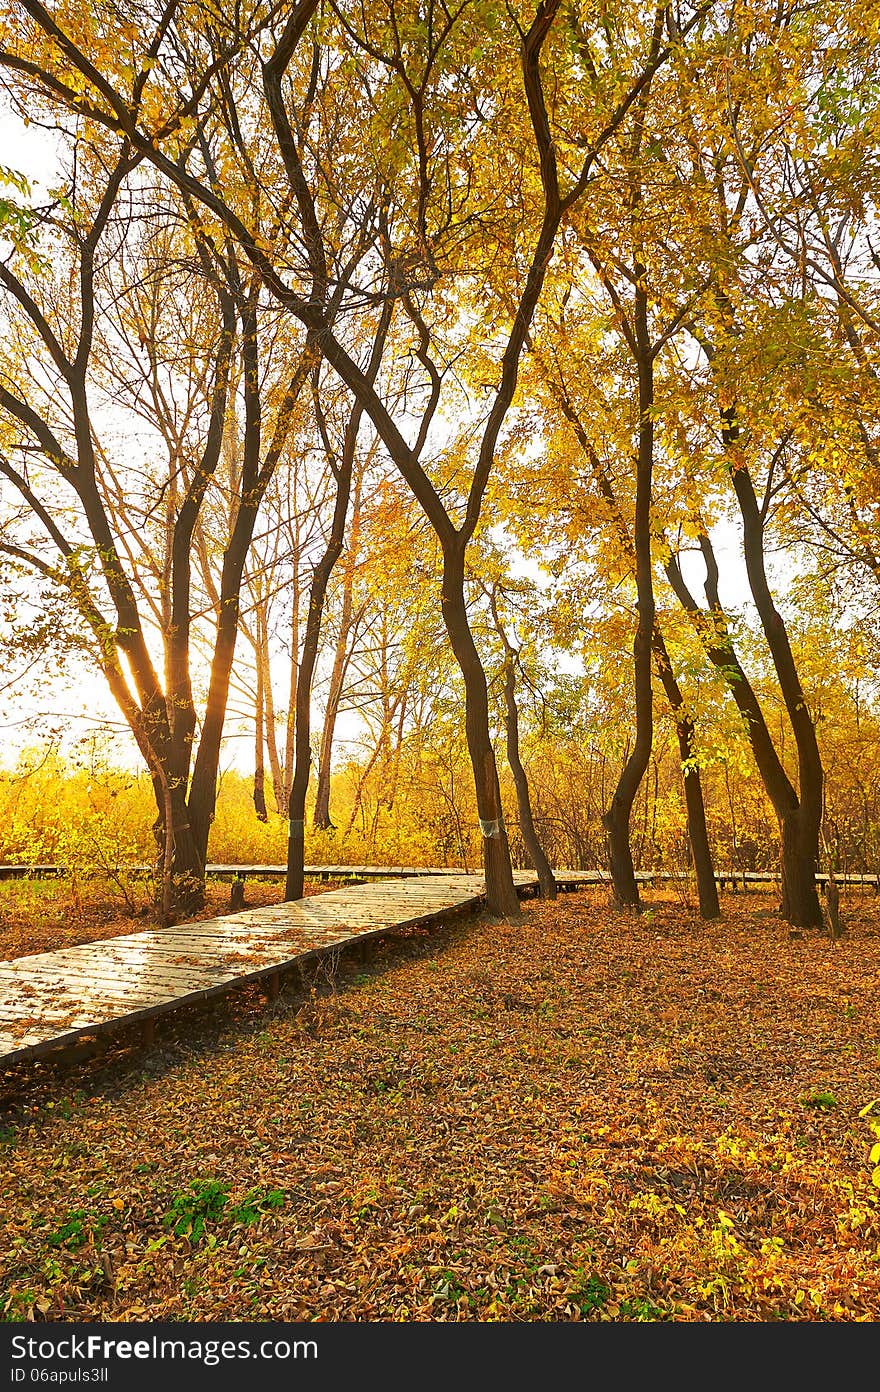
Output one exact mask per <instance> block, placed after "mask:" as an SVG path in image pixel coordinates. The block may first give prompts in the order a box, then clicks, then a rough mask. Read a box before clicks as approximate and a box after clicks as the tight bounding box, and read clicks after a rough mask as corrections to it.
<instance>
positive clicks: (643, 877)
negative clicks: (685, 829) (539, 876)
mask: <svg viewBox="0 0 880 1392" xmlns="http://www.w3.org/2000/svg"><path fill="white" fill-rule="evenodd" d="M114 869H115V870H116V872H117V873H120V874H126V875H135V876H144V877H146V876H149V875H152V874H154V873H155V872H154V867H153V866H149V865H127V866H125V865H123V866H115V867H114ZM205 871H206V874H207V875H208V877H209V878H217V879H224V880H231V879H242V880H247V879H262V880H282V879H284V877H285V875H286V874H287V866H286V865H231V864H230V865H225V864H220V863H217V864H211V865H208V866H206V867H205ZM469 873H470V872H469V871H467V870H462V869H456V868H454V867H450V866H443V867H438V866H426V865H306V866H305V867H304V874H305V877H306V879H307V880H361V881H366V880H389V879H398V880H407V879H424V878H425V877H426V876H435V875H438V876H440V877H441V878H442V877H448V876H450V875H467V874H469ZM523 873H527V872H523ZM553 873H554V875H555V876H556V883H557V884H558V885H559V887H560V888H561V889H575V888H577V887H578V886H580V885H602V884H610V883H611V877H610V875H609V874H608V871H607V870H554V872H553ZM66 874H67V868H66V866H64V865H0V880H24V879H33V880H41V879H54V878H61V877H63V876H64V875H66ZM834 878H835V879H836V881H837V883H838V884H839V885H848V886H852V887H853V888H859V887H870V888H872V889H878V890H880V875H878V874H877V873H876V872H874V871H870V872H866V873H864V874H863V873H858V872H849V871H848V872H844V871H842V870H841V871H836V872H835V876H834ZM636 879H637V881H638V882H639V884H668V883H675V882H676V881H681V880H692V879H693V873H692V872H691V871H687V870H637V871H636ZM715 879H716V881H717V882H718V884H719V885H720V886H721V888H722V889H724V888H725V887H727V886H733V887H734V888H737V887H739V888H748V887H749V886H753V887H754V888H756V889H757V888H760V887H761V886H762V885H778V884H779V882H780V874H779V871H778V870H731V869H728V870H716V872H715ZM828 879H829V876H828V873H827V871H825V870H820V871H819V872H818V873H817V875H816V884H817V885H819V886H820V888H823V889H824V887H825V885H826V884H827V883H828Z"/></svg>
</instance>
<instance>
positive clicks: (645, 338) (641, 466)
mask: <svg viewBox="0 0 880 1392" xmlns="http://www.w3.org/2000/svg"><path fill="white" fill-rule="evenodd" d="M644 274H645V270H644V267H641V266H637V267H636V280H637V285H636V290H635V293H634V315H633V319H634V330H635V332H634V342H633V344H632V347H633V349H634V352H635V357H636V365H637V368H638V380H639V389H638V407H639V443H638V453H637V456H636V505H635V519H634V524H633V544H634V548H635V559H636V566H635V569H636V595H637V599H638V624H637V627H636V634H635V639H634V642H633V668H634V686H635V707H636V735H635V740H634V741H633V747H632V751H631V753H630V756H629V758H628V759H627V761H626V763H625V765H624V767H623V770H622V772H621V775H620V778H619V779H618V781H617V787H616V788H615V790H614V794H613V796H612V799H611V805H610V806H609V808H608V810H607V811H606V813H605V816H604V817H603V819H602V821H603V825H604V827H605V831H606V833H607V835H608V858H609V869H610V872H611V882H612V885H613V888H614V898H615V900H616V902H617V903H618V904H619V905H620V906H621V907H626V908H634V909H640V908H641V900H640V897H639V887H638V883H637V881H636V876H635V867H634V865H633V859H632V847H631V844H630V817H631V815H632V807H633V802H634V801H635V796H636V793H637V792H638V790H639V786H640V784H641V782H642V779H643V778H644V776H645V770H646V769H647V767H648V761H649V759H650V757H651V746H652V743H653V738H654V695H653V688H652V684H651V638H652V635H653V632H654V584H653V577H652V571H651V565H652V557H651V488H652V473H653V465H654V421H653V418H652V415H651V411H652V407H653V405H654V361H653V355H652V351H651V344H650V339H649V334H648V302H647V295H646V292H645V290H644V288H643V280H644Z"/></svg>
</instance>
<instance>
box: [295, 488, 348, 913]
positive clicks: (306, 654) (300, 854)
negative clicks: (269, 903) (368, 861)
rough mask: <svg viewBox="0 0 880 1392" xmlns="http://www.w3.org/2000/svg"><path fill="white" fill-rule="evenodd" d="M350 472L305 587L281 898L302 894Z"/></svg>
mask: <svg viewBox="0 0 880 1392" xmlns="http://www.w3.org/2000/svg"><path fill="white" fill-rule="evenodd" d="M350 481H351V480H350V474H349V475H348V476H346V475H345V473H344V471H342V472H340V475H339V477H338V478H337V490H336V503H335V506H334V509H333V523H332V526H331V529H330V538H329V540H328V542H327V546H326V548H325V550H324V554H323V556H322V557H321V559H320V561H319V562H318V564H317V565H316V566H315V570H314V574H313V576H312V583H311V586H310V587H309V608H308V613H307V615H306V625H305V634H304V636H303V647H302V657H301V659H300V664H299V676H298V680H297V686H296V715H295V721H294V745H293V778H292V779H291V784H290V798H289V802H288V808H287V812H288V818H289V821H288V828H289V830H288V838H287V881H286V885H285V890H284V897H285V899H301V898H302V897H303V881H304V878H305V825H306V823H305V817H306V793H307V792H308V787H309V771H310V769H311V762H312V751H311V701H312V680H313V678H314V675H315V664H316V662H317V660H318V644H319V642H320V638H321V619H322V617H323V613H324V599H325V596H326V594H327V585H328V583H329V580H330V574H331V571H332V570H333V567H334V565H335V564H336V561H337V559H338V558H339V553H340V551H341V550H342V541H343V536H344V534H345V518H346V514H347V512H348V498H349V485H350Z"/></svg>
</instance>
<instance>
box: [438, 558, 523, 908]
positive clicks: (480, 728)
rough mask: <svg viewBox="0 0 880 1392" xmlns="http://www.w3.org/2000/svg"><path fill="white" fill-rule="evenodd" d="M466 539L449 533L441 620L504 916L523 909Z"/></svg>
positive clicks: (486, 865) (490, 872) (495, 903)
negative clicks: (476, 632)
mask: <svg viewBox="0 0 880 1392" xmlns="http://www.w3.org/2000/svg"><path fill="white" fill-rule="evenodd" d="M464 550H465V546H464V543H463V542H462V541H461V539H460V538H456V540H455V541H452V540H450V539H449V538H448V537H447V538H446V539H445V540H444V545H443V592H442V600H441V603H442V608H443V621H444V623H445V625H446V632H447V634H448V635H449V642H450V645H451V647H452V651H453V653H454V654H455V658H456V661H457V662H458V665H459V667H460V669H461V674H462V677H463V679H464V691H465V732H466V735H467V746H468V753H469V754H470V760H471V766H472V768H473V773H474V786H475V790H476V797H477V815H478V816H479V819H480V831H481V832H482V836H483V869H484V872H485V876H486V904H487V907H488V909H489V911H490V913H494V914H497V915H498V916H499V917H500V918H518V917H519V916H520V914H521V912H522V909H521V906H520V902H519V895H518V894H517V891H516V885H515V884H514V881H513V867H512V866H511V863H510V847H509V845H508V842H507V832H506V830H505V828H504V814H503V809H502V806H501V788H500V785H499V782H498V767H497V764H496V762H495V751H494V749H493V748H492V738H491V734H490V731H489V693H488V691H487V688H486V673H485V672H484V670H483V664H482V662H481V661H480V655H479V653H478V652H477V647H476V644H475V642H474V636H473V634H472V633H471V628H470V624H469V622H468V616H467V604H466V603H465V597H464Z"/></svg>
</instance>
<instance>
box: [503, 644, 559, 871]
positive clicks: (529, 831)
mask: <svg viewBox="0 0 880 1392" xmlns="http://www.w3.org/2000/svg"><path fill="white" fill-rule="evenodd" d="M504 709H505V713H506V717H507V718H506V721H505V728H506V734H507V762H508V764H509V765H510V772H511V773H512V775H513V783H514V787H515V788H516V805H517V808H518V810H519V829H520V831H521V833H522V839H523V843H524V844H525V848H526V852H527V853H528V857H529V860H530V861H531V862H532V869H533V870H534V871H535V873H536V875H537V876H538V890H539V893H540V896H541V898H542V899H555V898H556V880H555V879H554V877H553V871H552V869H551V867H550V862H549V860H548V859H547V856H546V854H545V852H544V847H543V846H542V845H541V840H540V837H539V836H538V833H537V830H536V829H535V819H534V816H533V814H532V799H531V794H530V792H529V780H528V778H527V776H526V771H525V769H524V768H523V762H522V759H521V757H520V750H519V711H518V709H517V704H516V658H515V655H514V654H513V652H509V653H508V654H507V657H506V660H505V663H504Z"/></svg>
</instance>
